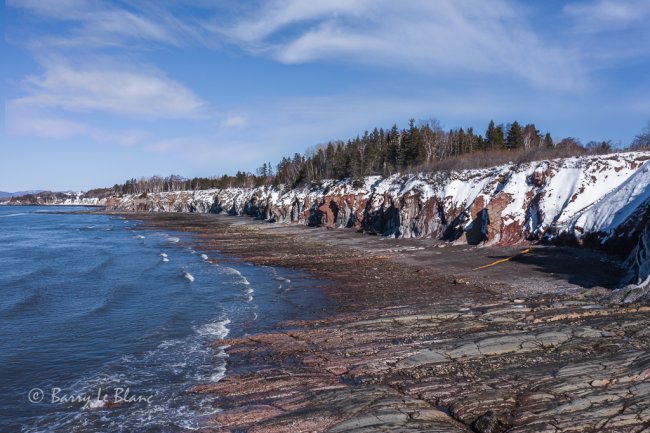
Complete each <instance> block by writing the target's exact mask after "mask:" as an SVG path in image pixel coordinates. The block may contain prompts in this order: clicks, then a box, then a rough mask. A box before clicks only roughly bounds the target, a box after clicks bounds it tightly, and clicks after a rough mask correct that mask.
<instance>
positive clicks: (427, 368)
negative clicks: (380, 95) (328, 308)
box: [147, 215, 650, 433]
mask: <svg viewBox="0 0 650 433" xmlns="http://www.w3.org/2000/svg"><path fill="white" fill-rule="evenodd" d="M147 218H150V220H149V221H148V223H149V224H151V225H153V226H155V227H161V226H162V227H166V228H170V229H182V230H187V231H191V232H194V233H197V242H198V244H199V245H198V247H199V248H203V249H205V250H206V251H215V250H218V251H219V252H220V253H222V254H227V255H232V256H237V257H241V258H243V259H244V260H247V261H249V262H252V263H257V264H263V265H269V266H290V267H294V268H298V269H301V270H304V271H307V272H309V273H311V274H312V275H314V276H316V277H317V278H325V279H327V280H329V281H333V282H334V284H333V285H332V286H328V287H326V290H327V293H328V294H329V295H330V297H331V298H332V299H333V300H335V301H336V303H337V310H336V312H335V313H334V314H333V315H331V316H330V317H328V318H325V319H321V320H314V321H294V322H287V323H282V324H279V325H278V327H277V329H276V330H274V331H273V332H269V333H264V334H256V335H249V336H246V337H242V338H232V339H227V340H219V341H216V342H215V343H214V344H215V345H218V346H224V347H226V350H227V353H228V355H229V366H228V374H227V375H226V377H225V378H224V379H223V380H221V381H219V382H217V383H211V384H205V385H202V386H199V387H196V388H195V389H193V390H192V392H196V393H203V394H209V395H212V396H214V406H215V407H216V408H219V412H217V413H216V414H215V415H214V416H213V421H214V425H213V426H212V427H211V428H209V429H205V430H204V431H205V432H208V431H209V432H233V433H234V432H237V433H241V432H249V433H254V432H266V433H274V432H296V433H297V432H356V433H361V432H479V433H503V432H517V433H521V432H549V433H551V432H552V433H557V432H586V433H596V432H620V433H623V432H625V433H627V432H634V433H641V432H647V433H650V306H648V305H647V304H643V303H634V302H630V303H616V302H612V297H611V295H612V292H611V291H610V290H607V289H604V288H602V287H600V288H599V287H595V285H593V283H592V282H591V281H590V279H589V278H590V277H591V274H594V275H595V274H596V273H597V272H599V271H602V270H603V268H605V266H603V263H604V262H602V261H601V260H600V259H599V258H598V257H596V258H595V259H594V260H593V261H591V262H589V261H588V259H589V258H588V257H586V256H584V257H583V256H580V257H578V254H583V253H579V252H577V251H573V250H571V251H569V252H568V253H565V254H564V255H559V253H558V252H557V251H556V250H548V251H547V253H545V252H544V251H542V252H541V253H540V255H539V256H538V257H539V261H537V262H526V261H524V260H523V259H522V260H521V261H519V262H509V263H507V264H504V265H503V266H499V267H491V268H488V269H487V270H486V271H482V273H480V274H479V273H476V272H473V271H472V269H474V268H475V267H476V266H478V265H480V264H484V263H486V262H489V261H492V260H494V259H495V258H501V257H498V256H499V254H500V253H499V254H496V257H495V253H494V250H487V249H485V250H483V252H482V251H481V250H464V249H463V250H452V251H449V250H448V249H442V250H438V249H435V248H434V247H433V246H429V245H427V244H423V243H413V242H402V241H401V240H400V242H397V241H396V242H395V243H391V244H386V245H385V246H384V247H383V249H381V248H378V247H377V246H378V245H383V241H381V240H372V239H369V240H366V241H363V242H362V241H361V240H360V239H359V240H356V239H355V240H353V241H350V242H348V241H347V239H348V238H347V237H343V236H339V237H335V238H334V239H336V244H335V243H334V242H331V243H330V242H329V241H328V240H329V239H332V238H331V237H330V236H331V234H329V233H328V234H323V233H324V231H320V232H319V231H315V232H313V233H315V235H311V234H310V233H312V232H309V233H308V232H307V231H306V230H298V231H295V232H292V231H290V230H288V229H267V228H265V226H261V225H246V224H239V223H237V224H231V223H223V222H220V221H222V220H219V219H213V218H207V217H192V216H188V215H185V216H170V215H167V216H149V217H147ZM291 230H295V229H291ZM296 233H297V234H296ZM319 233H321V234H319ZM364 239H365V238H364ZM374 239H376V238H374ZM388 245H390V249H391V251H390V252H387V251H386V247H387V246H388ZM421 245H427V248H426V249H423V250H422V252H421V253H420V252H418V253H415V252H414V251H420V248H421ZM400 248H401V249H402V250H404V252H400V251H399V249H400ZM439 251H441V252H439ZM569 253H570V254H569ZM543 254H546V255H543ZM436 257H438V258H439V259H436ZM585 257H586V258H585ZM525 260H532V259H528V258H526V259H525ZM553 260H555V262H559V265H562V266H564V265H565V264H566V265H567V266H569V267H571V266H573V267H575V265H576V263H580V264H581V265H584V266H581V268H582V269H585V272H584V274H585V275H584V276H582V277H580V278H582V280H581V281H582V282H581V285H582V287H580V286H576V285H573V286H571V287H568V286H567V287H568V288H566V289H564V288H561V287H560V286H561V285H562V284H563V279H562V278H563V277H561V276H558V275H557V274H556V277H555V279H550V277H548V275H549V273H548V271H545V272H540V271H538V270H537V267H539V264H540V263H542V264H548V263H551V264H553V263H555V262H553ZM589 260H591V259H589ZM547 269H548V268H547ZM561 269H563V268H561ZM562 275H564V274H562ZM566 275H569V276H570V277H571V278H572V279H574V280H575V279H576V278H578V277H577V276H576V275H577V274H569V273H568V271H567V273H566ZM599 280H602V278H601V277H599ZM585 287H592V288H591V289H589V290H585Z"/></svg>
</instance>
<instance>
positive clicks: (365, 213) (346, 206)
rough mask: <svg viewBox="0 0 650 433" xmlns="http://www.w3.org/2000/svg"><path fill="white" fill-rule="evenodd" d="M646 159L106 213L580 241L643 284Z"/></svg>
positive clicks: (616, 157) (517, 168)
mask: <svg viewBox="0 0 650 433" xmlns="http://www.w3.org/2000/svg"><path fill="white" fill-rule="evenodd" d="M648 159H650V152H629V153H618V154H612V155H598V156H583V157H574V158H566V159H556V160H551V161H539V162H532V163H524V164H507V165H502V166H498V167H493V168H488V169H476V170H462V171H451V172H435V173H418V174H414V175H394V176H391V177H388V178H382V177H379V176H373V177H367V178H365V179H364V182H363V183H362V184H360V185H359V184H358V183H354V182H351V181H350V180H341V181H332V180H329V181H323V182H322V183H321V184H318V185H307V186H303V187H301V188H297V189H285V188H284V187H283V186H278V187H269V186H264V187H259V188H228V189H217V190H204V191H182V192H169V193H158V194H147V195H143V196H137V195H126V196H123V197H119V198H115V199H113V200H109V203H108V206H109V208H110V209H113V210H117V211H129V212H141V211H148V212H211V213H224V214H230V215H240V216H250V217H255V218H259V219H264V220H268V221H271V222H294V223H301V224H308V225H312V226H326V227H330V228H335V227H336V228H343V227H347V228H355V229H357V230H363V231H365V232H368V233H372V234H378V235H382V236H391V237H405V238H413V237H415V238H420V237H427V238H437V239H442V240H446V241H450V242H457V243H458V242H460V243H468V244H473V245H479V244H480V245H513V244H518V243H524V242H529V241H537V240H543V241H553V242H562V243H569V244H575V245H583V244H584V245H586V246H589V247H592V248H599V249H607V250H609V251H611V252H614V253H616V254H618V255H620V256H621V257H628V256H629V258H628V260H629V264H630V275H629V278H628V280H629V281H627V282H629V283H634V284H638V283H639V282H641V281H645V279H646V278H647V276H648V260H649V258H648V254H647V246H648V243H647V234H646V235H644V236H645V237H644V236H642V234H643V233H647V231H644V230H646V229H647V227H648V220H649V217H650V162H647V161H648ZM642 239H646V240H645V241H642ZM633 251H634V252H633ZM632 255H634V257H635V258H634V257H632Z"/></svg>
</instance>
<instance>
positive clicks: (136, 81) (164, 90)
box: [12, 57, 205, 119]
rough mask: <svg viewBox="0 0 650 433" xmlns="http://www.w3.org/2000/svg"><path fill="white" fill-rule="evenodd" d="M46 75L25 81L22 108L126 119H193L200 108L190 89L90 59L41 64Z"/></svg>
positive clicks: (143, 69) (142, 70)
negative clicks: (73, 62) (99, 114)
mask: <svg viewBox="0 0 650 433" xmlns="http://www.w3.org/2000/svg"><path fill="white" fill-rule="evenodd" d="M42 65H43V67H44V70H45V72H44V73H43V74H42V75H34V76H30V77H28V78H27V79H26V80H25V82H24V84H25V88H26V93H27V95H26V96H23V97H21V98H18V99H15V100H13V101H12V104H14V105H16V106H20V107H23V108H27V107H32V108H34V109H63V110H66V111H97V112H105V113H111V114H116V115H119V116H126V117H140V118H165V119H178V118H183V119H188V118H189V119H193V118H200V117H202V116H204V114H205V104H204V102H203V101H202V100H201V99H200V98H199V97H197V96H196V95H195V94H194V93H193V92H192V91H191V90H189V89H188V88H186V87H185V86H183V85H182V84H180V83H178V82H176V81H174V80H172V79H170V78H169V77H167V76H166V75H165V74H163V73H162V72H160V71H159V70H157V69H155V68H152V67H147V66H140V67H139V68H136V67H135V66H123V65H119V64H117V62H116V61H115V60H109V59H106V58H92V59H88V60H85V61H83V62H77V64H72V63H70V62H68V61H67V60H64V59H63V58H61V57H54V58H48V59H45V60H44V61H42Z"/></svg>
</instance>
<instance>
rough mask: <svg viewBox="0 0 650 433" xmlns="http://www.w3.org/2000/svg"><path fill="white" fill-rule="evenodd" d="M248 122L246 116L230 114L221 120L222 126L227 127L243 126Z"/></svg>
mask: <svg viewBox="0 0 650 433" xmlns="http://www.w3.org/2000/svg"><path fill="white" fill-rule="evenodd" d="M247 124H248V119H246V118H245V117H244V116H228V117H226V118H225V119H224V120H223V121H222V122H221V126H222V127H225V128H243V127H244V126H246V125H247Z"/></svg>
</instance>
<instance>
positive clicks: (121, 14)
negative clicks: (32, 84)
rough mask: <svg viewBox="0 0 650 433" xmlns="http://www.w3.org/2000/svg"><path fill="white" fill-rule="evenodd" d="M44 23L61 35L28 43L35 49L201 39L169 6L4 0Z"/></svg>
mask: <svg viewBox="0 0 650 433" xmlns="http://www.w3.org/2000/svg"><path fill="white" fill-rule="evenodd" d="M7 5H8V6H11V7H14V8H19V9H22V10H24V11H26V12H28V13H30V14H31V15H32V16H34V17H37V18H40V19H42V20H46V21H59V22H62V23H66V24H67V25H68V27H67V28H66V29H65V31H64V32H62V33H60V34H55V35H49V36H47V37H42V36H41V37H39V38H38V41H32V43H34V44H35V45H36V46H47V47H50V48H51V47H57V48H63V49H65V48H68V49H70V48H71V49H75V48H77V49H78V48H84V49H87V48H105V47H124V46H126V45H128V46H129V48H130V49H131V50H133V49H137V48H146V49H150V48H151V46H150V45H151V44H152V43H153V44H160V45H172V46H181V45H183V44H184V42H185V41H187V40H192V41H196V40H203V41H206V40H207V39H206V38H205V37H204V36H202V33H204V32H202V26H201V25H200V24H199V21H198V20H194V19H191V17H187V16H185V17H184V18H183V19H180V18H177V17H176V16H175V14H174V11H173V10H171V9H170V7H169V6H165V5H162V4H160V3H159V2H148V1H142V2H132V3H121V4H120V3H117V4H116V3H111V2H107V1H102V0H50V1H39V0H8V1H7Z"/></svg>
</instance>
